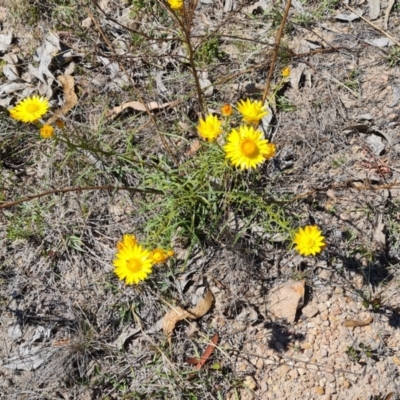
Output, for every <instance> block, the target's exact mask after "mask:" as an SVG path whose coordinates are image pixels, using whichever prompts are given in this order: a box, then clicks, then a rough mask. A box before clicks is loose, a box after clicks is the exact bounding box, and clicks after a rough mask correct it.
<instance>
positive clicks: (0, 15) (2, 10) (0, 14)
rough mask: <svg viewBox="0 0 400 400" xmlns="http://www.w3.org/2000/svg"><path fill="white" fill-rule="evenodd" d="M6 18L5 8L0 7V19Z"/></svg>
mask: <svg viewBox="0 0 400 400" xmlns="http://www.w3.org/2000/svg"><path fill="white" fill-rule="evenodd" d="M6 19H7V8H5V7H0V21H5V20H6Z"/></svg>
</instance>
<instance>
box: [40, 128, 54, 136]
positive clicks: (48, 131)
mask: <svg viewBox="0 0 400 400" xmlns="http://www.w3.org/2000/svg"><path fill="white" fill-rule="evenodd" d="M39 134H40V136H41V137H42V138H43V139H50V138H52V137H53V136H54V128H53V127H52V126H51V125H43V126H42V127H41V128H40V131H39Z"/></svg>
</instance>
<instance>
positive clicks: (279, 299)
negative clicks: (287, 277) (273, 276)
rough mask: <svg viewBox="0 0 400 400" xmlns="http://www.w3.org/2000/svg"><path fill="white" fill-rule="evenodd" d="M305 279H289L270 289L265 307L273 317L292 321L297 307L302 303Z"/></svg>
mask: <svg viewBox="0 0 400 400" xmlns="http://www.w3.org/2000/svg"><path fill="white" fill-rule="evenodd" d="M304 293H305V281H304V280H303V281H299V282H295V281H289V282H287V283H285V284H284V285H281V286H278V287H277V288H275V289H273V290H272V291H271V294H270V295H269V296H268V298H267V309H268V310H269V311H270V313H271V315H272V317H273V318H274V319H280V318H283V319H286V321H287V322H294V321H295V319H296V313H297V310H298V308H299V307H301V306H302V305H303V302H304Z"/></svg>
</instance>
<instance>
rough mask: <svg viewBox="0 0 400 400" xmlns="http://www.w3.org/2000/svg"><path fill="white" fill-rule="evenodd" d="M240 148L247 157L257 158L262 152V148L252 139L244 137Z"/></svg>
mask: <svg viewBox="0 0 400 400" xmlns="http://www.w3.org/2000/svg"><path fill="white" fill-rule="evenodd" d="M240 148H241V150H242V153H243V154H244V155H245V156H246V157H250V158H255V157H257V156H258V155H259V154H260V150H259V149H258V147H257V145H256V144H255V143H254V141H253V140H251V139H244V140H243V141H242V143H241V144H240Z"/></svg>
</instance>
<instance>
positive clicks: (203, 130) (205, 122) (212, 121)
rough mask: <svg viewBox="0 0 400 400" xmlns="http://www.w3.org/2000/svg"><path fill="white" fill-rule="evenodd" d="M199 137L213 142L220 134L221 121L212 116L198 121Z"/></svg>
mask: <svg viewBox="0 0 400 400" xmlns="http://www.w3.org/2000/svg"><path fill="white" fill-rule="evenodd" d="M197 132H198V133H199V135H200V136H201V137H202V138H203V139H206V140H208V141H210V142H213V141H214V140H215V139H216V138H217V137H218V136H219V135H220V134H221V133H222V127H221V121H220V120H219V119H218V118H217V117H216V116H214V115H208V116H207V117H206V119H200V120H199V125H198V127H197Z"/></svg>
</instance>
